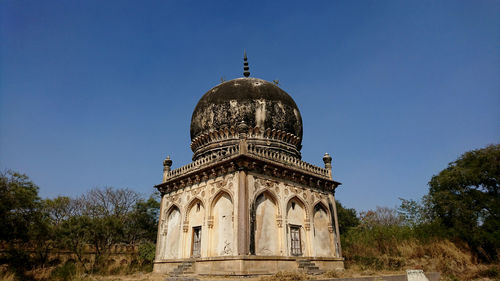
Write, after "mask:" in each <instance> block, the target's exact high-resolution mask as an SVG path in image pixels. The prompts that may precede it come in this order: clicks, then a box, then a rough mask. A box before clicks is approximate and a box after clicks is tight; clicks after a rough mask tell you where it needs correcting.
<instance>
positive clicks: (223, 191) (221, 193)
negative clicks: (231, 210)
mask: <svg viewBox="0 0 500 281" xmlns="http://www.w3.org/2000/svg"><path fill="white" fill-rule="evenodd" d="M224 194H227V195H228V196H229V199H230V200H231V202H232V203H233V204H234V196H233V193H232V192H231V191H230V190H227V189H225V188H221V189H219V191H217V193H215V195H214V196H212V197H211V198H210V199H209V201H210V205H209V210H208V213H209V215H210V216H212V215H213V208H214V206H215V204H216V203H217V200H219V199H220V197H222V196H224Z"/></svg>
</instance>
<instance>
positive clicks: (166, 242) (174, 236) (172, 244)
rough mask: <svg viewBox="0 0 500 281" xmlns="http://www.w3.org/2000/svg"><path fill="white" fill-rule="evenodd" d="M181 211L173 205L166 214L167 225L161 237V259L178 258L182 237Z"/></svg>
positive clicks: (165, 224)
mask: <svg viewBox="0 0 500 281" xmlns="http://www.w3.org/2000/svg"><path fill="white" fill-rule="evenodd" d="M181 218H182V216H181V209H180V208H179V207H178V206H177V205H176V204H172V205H171V206H170V207H169V208H168V209H167V212H166V213H165V223H164V226H163V233H162V236H161V239H162V241H161V243H160V245H161V255H160V256H161V258H167V259H171V258H178V257H179V245H180V244H179V241H180V236H181Z"/></svg>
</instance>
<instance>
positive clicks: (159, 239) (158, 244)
mask: <svg viewBox="0 0 500 281" xmlns="http://www.w3.org/2000/svg"><path fill="white" fill-rule="evenodd" d="M160 196H161V199H160V218H159V219H158V233H156V251H155V260H160V257H159V255H160V252H161V247H162V245H163V243H162V242H163V239H162V236H163V234H162V221H163V220H165V217H164V216H165V215H164V214H163V209H164V206H163V205H165V199H164V197H165V196H164V195H163V193H161V195H160Z"/></svg>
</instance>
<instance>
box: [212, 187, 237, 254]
mask: <svg viewBox="0 0 500 281" xmlns="http://www.w3.org/2000/svg"><path fill="white" fill-rule="evenodd" d="M233 210H234V207H233V202H232V201H231V198H230V197H229V195H228V194H227V193H223V194H222V196H220V197H219V198H218V200H217V202H216V203H215V205H214V209H213V217H214V225H213V230H212V233H213V234H212V244H211V246H212V249H213V251H212V256H229V255H232V254H233V253H234V250H235V248H234V241H233V240H234V235H233V232H234V229H233Z"/></svg>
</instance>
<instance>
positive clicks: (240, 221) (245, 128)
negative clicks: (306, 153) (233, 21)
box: [154, 55, 343, 275]
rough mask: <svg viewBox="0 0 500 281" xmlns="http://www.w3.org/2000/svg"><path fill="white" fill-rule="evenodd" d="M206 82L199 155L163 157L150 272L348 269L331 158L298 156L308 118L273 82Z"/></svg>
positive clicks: (197, 132)
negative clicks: (183, 161)
mask: <svg viewBox="0 0 500 281" xmlns="http://www.w3.org/2000/svg"><path fill="white" fill-rule="evenodd" d="M248 70H249V68H248V63H247V59H246V55H245V58H244V76H245V77H243V78H237V79H234V80H231V81H227V82H223V83H221V84H219V85H217V86H215V87H214V88H212V89H210V90H209V91H208V92H207V93H205V95H203V97H202V98H201V99H200V101H199V102H198V104H197V105H196V107H195V109H194V112H193V115H192V119H191V149H192V151H193V161H192V162H191V163H190V164H188V165H185V166H182V167H179V168H176V169H171V167H172V160H171V159H170V158H169V157H167V159H165V161H164V162H163V166H164V169H163V182H162V183H161V184H158V185H157V186H156V188H157V189H158V190H159V191H160V193H161V209H160V223H159V226H158V240H157V241H158V242H157V246H156V258H155V262H154V271H155V272H159V273H195V274H211V275H218V274H221V275H247V274H267V273H275V272H278V271H293V270H297V269H305V270H316V271H317V270H333V269H340V268H343V258H342V251H341V247H340V237H339V227H338V222H337V212H336V208H335V189H336V188H337V186H339V185H340V183H339V182H336V181H334V180H333V177H332V166H331V162H332V158H331V157H330V156H329V155H328V154H325V155H324V157H323V161H324V163H325V166H324V167H318V166H315V165H312V164H309V163H307V162H304V161H302V160H301V153H300V150H301V146H302V145H301V143H302V118H301V115H300V111H299V108H298V107H297V105H296V104H295V102H294V100H293V99H292V98H291V97H290V95H288V94H287V93H286V92H285V91H283V90H282V89H280V88H279V87H278V86H277V85H276V83H272V82H267V81H265V80H262V79H257V78H251V77H249V76H250V73H249V71H248Z"/></svg>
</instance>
